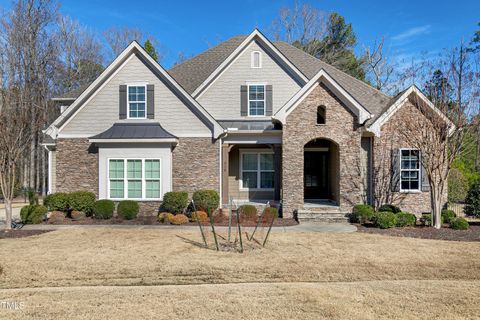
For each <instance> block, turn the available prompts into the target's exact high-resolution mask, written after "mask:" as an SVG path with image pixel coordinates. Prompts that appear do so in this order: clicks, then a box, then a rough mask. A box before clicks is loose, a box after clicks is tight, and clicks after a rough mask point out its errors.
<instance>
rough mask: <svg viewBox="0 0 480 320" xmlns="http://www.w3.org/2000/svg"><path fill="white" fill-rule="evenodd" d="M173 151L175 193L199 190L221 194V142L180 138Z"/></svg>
mask: <svg viewBox="0 0 480 320" xmlns="http://www.w3.org/2000/svg"><path fill="white" fill-rule="evenodd" d="M179 140H180V141H179V143H178V145H176V146H175V148H174V149H173V160H172V165H173V169H172V179H173V191H187V192H188V193H189V194H190V195H191V194H192V193H193V192H194V191H196V190H198V189H213V190H216V191H217V192H220V190H219V187H220V154H219V152H220V150H219V142H218V141H217V142H213V141H212V139H211V138H180V139H179Z"/></svg>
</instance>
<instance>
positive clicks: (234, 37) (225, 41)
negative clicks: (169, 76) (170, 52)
mask: <svg viewBox="0 0 480 320" xmlns="http://www.w3.org/2000/svg"><path fill="white" fill-rule="evenodd" d="M246 37H248V36H247V35H236V36H233V37H230V38H228V39H227V40H224V41H221V42H220V43H218V44H217V45H215V46H213V47H210V48H208V49H207V50H205V51H202V52H200V53H198V54H196V55H194V56H192V57H190V58H188V59H187V60H185V61H183V62H182V63H179V64H176V65H174V66H173V67H171V68H170V69H168V71H173V69H175V68H177V67H180V66H183V65H184V64H186V63H188V62H191V61H192V60H193V59H195V58H199V57H201V56H203V55H205V54H207V53H209V52H211V51H212V50H215V49H216V48H218V47H219V46H221V45H224V44H225V43H227V42H229V41H232V40H234V39H238V38H246Z"/></svg>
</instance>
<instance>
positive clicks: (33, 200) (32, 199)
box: [27, 189, 38, 206]
mask: <svg viewBox="0 0 480 320" xmlns="http://www.w3.org/2000/svg"><path fill="white" fill-rule="evenodd" d="M27 196H28V202H29V204H30V205H31V206H33V205H37V204H38V194H37V193H36V192H35V190H33V189H29V190H28V191H27Z"/></svg>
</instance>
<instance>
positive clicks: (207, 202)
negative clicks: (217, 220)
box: [192, 189, 220, 214]
mask: <svg viewBox="0 0 480 320" xmlns="http://www.w3.org/2000/svg"><path fill="white" fill-rule="evenodd" d="M192 200H193V202H194V203H195V208H196V210H201V211H205V212H208V213H210V214H211V213H213V212H214V211H215V210H217V209H218V207H219V205H220V196H219V195H218V192H217V191H215V190H209V189H203V190H197V191H195V192H194V193H193V196H192Z"/></svg>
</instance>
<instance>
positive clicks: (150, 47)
mask: <svg viewBox="0 0 480 320" xmlns="http://www.w3.org/2000/svg"><path fill="white" fill-rule="evenodd" d="M143 48H144V49H145V51H147V53H148V54H149V55H150V57H152V58H153V60H155V61H157V62H158V52H157V50H156V49H155V47H154V46H153V44H152V43H151V42H150V40H147V41H145V44H144V45H143Z"/></svg>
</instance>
